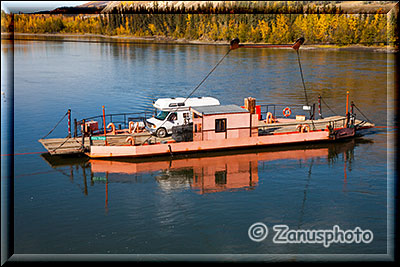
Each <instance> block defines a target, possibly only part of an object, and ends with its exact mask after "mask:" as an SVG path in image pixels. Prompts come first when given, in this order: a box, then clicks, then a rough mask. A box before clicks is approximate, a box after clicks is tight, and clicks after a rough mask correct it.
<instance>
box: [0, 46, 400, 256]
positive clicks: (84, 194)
mask: <svg viewBox="0 0 400 267" xmlns="http://www.w3.org/2000/svg"><path fill="white" fill-rule="evenodd" d="M7 47H8V44H6V43H3V48H2V53H3V54H5V55H7V53H10V50H7ZM226 51H227V47H225V46H210V45H172V44H170V45H169V44H123V43H121V44H111V43H85V42H55V41H47V42H43V41H16V42H15V47H14V66H15V72H14V78H15V79H14V105H15V106H14V123H15V127H14V128H15V132H14V142H15V143H14V152H15V153H27V152H40V151H43V150H44V148H43V147H42V146H41V144H40V143H39V142H37V140H38V139H40V138H41V137H42V136H44V135H45V134H46V133H47V132H48V131H49V130H50V129H51V128H52V127H53V126H54V125H55V124H56V123H57V121H58V120H59V119H60V118H61V117H62V116H63V115H64V114H65V112H66V110H67V109H68V108H70V109H71V110H72V117H73V118H77V119H81V118H83V117H89V116H95V115H99V114H101V106H102V105H105V107H106V112H107V113H118V112H140V111H142V110H150V109H151V101H152V100H153V99H156V98H159V97H178V96H187V95H188V94H189V92H190V91H191V90H192V89H193V88H194V87H195V86H196V85H197V84H198V83H199V82H200V81H201V80H202V79H203V78H204V76H205V75H206V74H207V73H208V72H209V71H210V70H211V68H212V67H213V66H214V65H215V64H216V63H217V62H218V60H219V59H220V58H221V57H222V56H223V55H224V54H225V53H226ZM300 57H301V60H302V61H301V62H302V67H303V71H304V78H305V81H306V86H307V92H308V98H309V100H310V102H313V103H314V102H317V97H318V95H321V96H322V97H323V99H324V100H325V102H326V103H327V104H328V105H329V107H330V109H331V110H332V111H331V110H329V109H328V108H327V107H326V106H324V105H323V107H322V108H323V114H324V115H326V116H327V115H333V113H332V112H335V113H339V114H343V113H344V110H345V99H346V91H347V90H348V91H349V92H350V97H351V100H353V101H354V102H355V103H356V105H357V106H358V107H359V108H360V109H361V110H362V111H363V113H364V114H365V115H367V117H368V118H369V119H370V120H372V121H373V122H374V123H375V124H377V125H380V126H384V125H387V124H388V123H389V124H390V123H391V121H390V116H388V111H389V115H390V114H391V112H392V111H393V109H392V108H391V94H390V88H391V87H392V86H393V82H392V80H391V79H390V77H391V76H392V75H393V72H394V66H393V64H394V62H393V60H394V59H393V57H392V55H390V54H389V55H386V54H384V53H372V52H357V51H354V52H344V51H343V52H337V51H317V50H306V49H303V50H302V49H300ZM388 88H389V90H388ZM2 91H3V84H2ZM388 92H389V94H388ZM195 96H213V97H216V98H218V99H219V100H220V101H221V103H222V104H238V105H242V104H243V99H244V98H245V97H248V96H252V97H255V98H256V99H257V100H260V101H261V100H262V101H264V102H269V103H280V104H288V105H290V104H304V101H305V100H304V91H303V87H302V84H301V78H300V74H299V68H298V63H297V57H296V53H295V52H294V51H293V50H285V49H248V50H246V49H238V50H234V51H232V52H231V53H230V54H229V55H228V56H227V57H226V58H225V60H224V61H223V63H222V64H221V65H220V66H219V67H218V68H217V70H216V71H215V72H214V73H213V74H212V75H211V76H210V78H209V79H208V80H207V81H206V82H205V83H204V84H203V86H202V87H200V89H199V90H198V91H197V92H196V94H195ZM388 99H389V102H388ZM7 101H11V100H10V99H7V95H6V96H4V97H3V96H2V102H3V103H2V105H3V104H4V105H7ZM357 116H359V117H360V118H361V117H362V116H361V114H359V113H358V114H357ZM66 134H67V125H66V121H65V120H64V121H63V122H62V123H61V125H60V126H59V127H57V128H56V130H55V131H54V132H53V133H52V134H51V135H50V137H64V136H65V135H66ZM393 134H394V131H392V130H390V129H385V128H379V129H374V130H368V131H366V132H364V135H363V136H360V137H357V138H354V139H351V140H347V141H343V142H339V143H337V144H312V145H304V146H301V145H296V146H285V147H277V148H268V149H262V150H246V151H240V152H229V153H228V152H220V153H212V154H201V155H198V156H199V157H194V156H190V157H188V156H186V157H185V156H182V157H174V158H170V157H165V158H158V159H153V160H152V161H149V160H147V161H137V160H135V161H133V160H131V161H128V160H125V161H105V160H88V159H85V158H69V159H65V158H62V159H60V158H52V157H48V156H46V155H41V154H27V155H16V156H15V159H14V160H15V169H14V175H15V185H14V198H15V203H14V219H15V220H14V227H15V232H14V245H15V253H18V254H20V253H22V254H25V253H27V254H53V253H54V254H58V253H59V254H65V253H78V254H82V253H83V254H93V253H97V254H106V253H110V254H113V253H117V254H148V253H150V254H169V253H174V254H204V253H206V254H386V253H387V251H388V249H390V244H391V241H392V240H391V238H389V239H388V236H387V232H388V225H390V223H391V221H390V220H389V221H388V218H389V219H390V218H391V217H390V216H389V217H388V209H389V212H390V211H391V210H390V209H391V206H390V203H391V201H392V199H391V198H389V199H388V194H389V191H388V188H389V189H390V184H389V187H388V174H390V169H389V170H388V169H387V166H388V165H387V163H388V160H389V158H388V156H387V155H389V156H390V155H391V153H393V149H392V148H391V147H390V144H389V145H388V141H387V140H388V139H389V140H390V138H391V137H392V136H393ZM388 152H389V154H388ZM389 178H390V176H389ZM389 196H390V194H389ZM389 215H390V213H389ZM256 222H263V223H264V224H266V225H267V226H268V227H269V236H268V237H267V238H266V239H265V240H264V241H262V242H254V241H252V240H251V239H250V238H249V236H248V229H249V227H250V226H251V225H252V224H253V223H256ZM278 224H281V225H282V224H283V225H287V226H289V227H290V229H294V230H298V229H303V230H306V229H332V227H333V226H334V225H338V226H340V228H341V229H343V230H348V229H354V228H355V227H360V228H361V229H363V230H365V229H369V230H371V231H372V232H373V241H372V242H371V243H368V244H363V243H361V244H332V245H331V246H329V247H328V248H325V247H324V246H323V245H322V244H275V243H273V242H272V237H273V230H272V227H273V226H274V225H278ZM389 230H390V229H389ZM388 244H389V246H388Z"/></svg>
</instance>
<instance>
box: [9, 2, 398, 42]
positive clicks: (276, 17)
mask: <svg viewBox="0 0 400 267" xmlns="http://www.w3.org/2000/svg"><path fill="white" fill-rule="evenodd" d="M281 2H283V3H281V4H276V3H270V2H268V3H264V4H263V5H261V4H258V6H253V9H251V8H250V7H251V6H250V5H248V4H246V2H244V3H239V4H237V5H236V6H234V5H229V6H227V5H221V6H215V5H204V6H203V7H198V8H197V9H196V8H195V7H193V6H192V7H191V8H190V9H186V8H185V7H184V6H182V7H177V8H176V7H167V9H166V8H165V7H163V8H162V9H160V8H158V7H157V6H153V7H152V8H144V7H142V6H136V7H132V6H126V7H124V6H122V7H121V6H118V7H115V8H113V9H110V10H109V11H108V12H107V13H104V12H103V13H102V14H91V15H89V14H86V15H83V14H82V15H60V14H58V15H51V14H19V15H15V21H14V23H15V32H23V33H78V34H85V33H90V34H102V35H112V36H115V35H118V36H136V37H148V36H158V37H166V38H175V39H187V40H204V41H229V40H231V39H233V38H235V37H239V39H240V40H241V42H253V43H272V44H276V43H281V44H283V43H290V42H293V41H294V40H295V39H296V38H298V37H299V36H303V37H304V38H305V39H306V40H307V43H309V44H311V43H312V44H338V45H346V44H364V45H372V44H391V43H394V42H396V40H397V36H398V34H397V23H396V22H397V13H396V12H395V10H392V11H390V12H389V13H387V14H386V13H385V12H383V11H382V10H380V9H378V10H377V11H376V12H375V13H373V14H371V13H370V12H369V13H361V14H360V13H359V14H348V13H344V12H343V11H342V10H341V9H340V8H336V7H335V6H332V5H323V6H317V5H309V4H308V5H303V4H302V1H300V2H289V1H281ZM397 8H398V7H397ZM394 9H395V8H394ZM232 10H234V11H235V12H232ZM232 13H234V14H232ZM3 18H4V19H3ZM3 20H4V23H3ZM6 20H7V18H6V15H5V14H3V13H2V32H3V31H5V30H6ZM3 24H4V25H3ZM3 28H4V29H3Z"/></svg>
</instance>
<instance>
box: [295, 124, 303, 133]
mask: <svg viewBox="0 0 400 267" xmlns="http://www.w3.org/2000/svg"><path fill="white" fill-rule="evenodd" d="M302 128H303V125H301V124H299V125H297V126H296V130H297V131H298V132H301V131H302V130H301V129H302Z"/></svg>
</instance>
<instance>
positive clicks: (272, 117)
mask: <svg viewBox="0 0 400 267" xmlns="http://www.w3.org/2000/svg"><path fill="white" fill-rule="evenodd" d="M265 121H266V122H267V123H268V124H269V123H273V122H275V119H274V116H273V115H272V113H271V112H268V113H267V118H266V119H265Z"/></svg>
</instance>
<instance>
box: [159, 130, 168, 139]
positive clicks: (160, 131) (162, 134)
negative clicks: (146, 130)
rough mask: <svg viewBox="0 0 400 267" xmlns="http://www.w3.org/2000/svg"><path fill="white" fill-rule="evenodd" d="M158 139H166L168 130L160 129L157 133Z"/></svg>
mask: <svg viewBox="0 0 400 267" xmlns="http://www.w3.org/2000/svg"><path fill="white" fill-rule="evenodd" d="M156 135H157V137H160V138H164V137H166V136H167V130H165V128H160V129H158V130H157V132H156Z"/></svg>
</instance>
